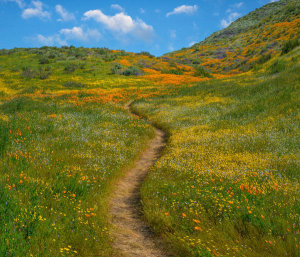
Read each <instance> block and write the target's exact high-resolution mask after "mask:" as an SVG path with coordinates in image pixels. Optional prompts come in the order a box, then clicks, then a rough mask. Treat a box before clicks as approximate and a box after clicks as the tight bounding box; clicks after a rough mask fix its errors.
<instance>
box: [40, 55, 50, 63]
mask: <svg viewBox="0 0 300 257" xmlns="http://www.w3.org/2000/svg"><path fill="white" fill-rule="evenodd" d="M39 62H40V64H48V63H50V61H49V59H48V58H47V57H45V56H42V57H41V58H40V61H39Z"/></svg>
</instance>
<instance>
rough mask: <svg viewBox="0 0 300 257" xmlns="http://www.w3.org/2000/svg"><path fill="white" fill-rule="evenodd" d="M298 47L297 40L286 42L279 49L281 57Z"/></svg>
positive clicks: (299, 43)
mask: <svg viewBox="0 0 300 257" xmlns="http://www.w3.org/2000/svg"><path fill="white" fill-rule="evenodd" d="M299 45H300V42H299V40H298V39H294V40H289V41H287V42H286V43H285V44H284V45H283V47H282V49H281V55H284V54H287V53H288V52H290V51H292V50H293V49H294V48H296V47H297V46H299Z"/></svg>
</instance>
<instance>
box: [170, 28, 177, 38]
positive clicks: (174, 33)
mask: <svg viewBox="0 0 300 257" xmlns="http://www.w3.org/2000/svg"><path fill="white" fill-rule="evenodd" d="M170 38H172V39H175V38H176V30H170Z"/></svg>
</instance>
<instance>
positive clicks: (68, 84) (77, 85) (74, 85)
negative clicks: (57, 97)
mask: <svg viewBox="0 0 300 257" xmlns="http://www.w3.org/2000/svg"><path fill="white" fill-rule="evenodd" d="M63 86H64V87H67V88H83V87H85V85H84V84H82V83H80V82H75V81H67V82H65V83H64V84H63Z"/></svg>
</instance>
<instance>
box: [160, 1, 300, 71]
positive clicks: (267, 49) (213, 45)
mask: <svg viewBox="0 0 300 257" xmlns="http://www.w3.org/2000/svg"><path fill="white" fill-rule="evenodd" d="M299 28H300V1H298V0H281V1H278V2H274V3H269V4H267V5H265V6H263V7H261V8H258V9H256V10H254V11H252V12H250V13H249V14H247V15H245V16H243V17H241V18H239V19H237V20H236V21H234V22H233V23H232V24H231V25H230V26H228V27H227V28H225V29H222V30H220V31H217V32H215V33H213V34H212V35H211V36H209V37H208V38H206V39H205V40H204V41H202V42H199V43H196V44H194V45H193V46H192V47H190V48H183V49H181V50H178V51H174V52H171V53H167V54H166V55H165V56H168V57H172V58H175V59H176V60H177V61H178V62H179V63H184V64H188V65H189V64H193V63H194V62H195V63H200V64H201V65H202V66H203V67H205V68H206V69H207V70H208V71H210V72H212V73H220V72H221V73H228V72H232V73H239V72H244V71H247V70H249V69H251V68H252V67H253V65H254V64H255V62H257V61H258V59H259V58H260V57H261V55H271V56H273V55H275V54H276V53H278V52H279V51H280V49H281V47H282V45H283V44H284V43H285V42H287V41H288V40H297V39H299V36H300V29H299Z"/></svg>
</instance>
